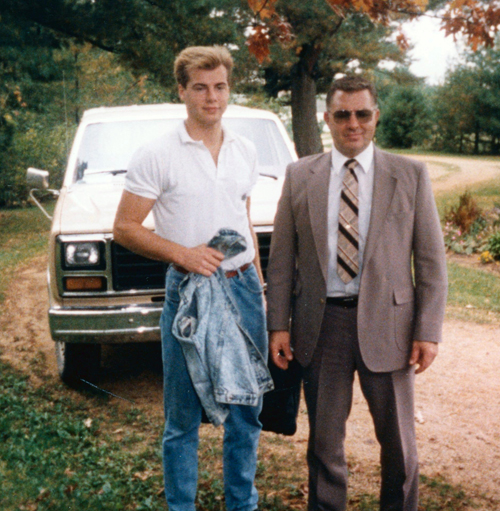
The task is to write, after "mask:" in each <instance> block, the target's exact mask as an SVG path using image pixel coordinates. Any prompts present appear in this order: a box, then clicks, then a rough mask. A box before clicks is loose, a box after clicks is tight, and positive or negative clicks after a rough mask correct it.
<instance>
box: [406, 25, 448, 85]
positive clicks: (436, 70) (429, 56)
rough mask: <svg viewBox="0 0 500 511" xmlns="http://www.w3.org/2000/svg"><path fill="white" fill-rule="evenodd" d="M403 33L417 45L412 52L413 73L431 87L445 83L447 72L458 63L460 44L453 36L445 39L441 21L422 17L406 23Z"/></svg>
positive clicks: (411, 67)
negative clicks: (422, 78) (423, 78)
mask: <svg viewBox="0 0 500 511" xmlns="http://www.w3.org/2000/svg"><path fill="white" fill-rule="evenodd" d="M403 31H404V33H405V34H406V37H407V38H408V40H409V41H410V42H411V43H412V44H414V45H415V47H414V49H413V50H412V51H411V52H410V56H411V57H412V59H413V63H412V65H411V66H410V69H411V71H412V72H413V73H414V74H415V75H417V76H421V77H425V78H426V79H427V83H428V84H430V85H436V84H439V83H443V81H444V75H445V72H446V70H447V69H448V68H449V67H450V66H452V65H453V64H454V63H456V62H457V61H458V50H457V49H458V44H457V43H455V42H454V41H453V37H452V36H448V37H445V34H444V31H443V30H440V20H438V19H436V18H430V17H427V16H421V17H420V18H419V19H418V20H415V21H412V22H409V23H405V24H404V25H403Z"/></svg>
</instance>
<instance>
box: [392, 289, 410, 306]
mask: <svg viewBox="0 0 500 511" xmlns="http://www.w3.org/2000/svg"><path fill="white" fill-rule="evenodd" d="M414 300H415V289H414V288H413V287H405V288H402V289H395V290H394V304H395V305H401V304H402V303H408V302H413V301H414Z"/></svg>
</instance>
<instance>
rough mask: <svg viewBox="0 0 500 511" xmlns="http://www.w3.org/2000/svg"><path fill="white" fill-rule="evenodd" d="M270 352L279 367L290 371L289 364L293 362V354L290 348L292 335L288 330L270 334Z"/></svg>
mask: <svg viewBox="0 0 500 511" xmlns="http://www.w3.org/2000/svg"><path fill="white" fill-rule="evenodd" d="M269 351H270V353H271V358H272V360H273V362H274V363H275V365H276V366H277V367H279V368H280V369H288V363H289V362H291V361H292V360H293V353H292V349H291V347H290V333H289V332H288V331H287V330H276V331H273V332H270V335H269Z"/></svg>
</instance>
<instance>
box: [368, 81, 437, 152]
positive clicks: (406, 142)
mask: <svg viewBox="0 0 500 511" xmlns="http://www.w3.org/2000/svg"><path fill="white" fill-rule="evenodd" d="M430 128H431V122H430V109H429V105H428V103H427V101H426V99H425V97H424V94H423V93H422V91H421V88H420V87H415V86H408V85H398V86H395V87H393V88H392V91H391V92H390V93H389V95H388V97H387V98H386V99H385V100H384V101H383V103H382V104H381V117H380V124H379V126H378V129H377V142H379V143H380V144H381V145H382V146H384V147H391V148H398V149H410V148H412V147H414V146H422V145H423V143H424V142H425V141H426V139H427V137H428V134H429V132H430Z"/></svg>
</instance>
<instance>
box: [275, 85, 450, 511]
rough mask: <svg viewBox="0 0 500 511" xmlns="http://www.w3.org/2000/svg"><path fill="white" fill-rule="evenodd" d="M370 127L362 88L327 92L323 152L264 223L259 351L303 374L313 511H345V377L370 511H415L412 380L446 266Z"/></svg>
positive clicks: (432, 220) (431, 219)
mask: <svg viewBox="0 0 500 511" xmlns="http://www.w3.org/2000/svg"><path fill="white" fill-rule="evenodd" d="M379 115H380V113H379V110H378V108H377V96H376V91H375V89H374V87H373V85H372V84H371V83H370V82H367V81H365V80H364V79H362V78H360V77H345V78H342V79H340V80H336V81H335V82H333V84H332V86H331V89H330V91H329V93H328V95H327V111H326V112H325V121H326V123H327V124H328V126H329V128H330V130H331V133H332V137H333V142H334V148H333V150H332V151H331V152H327V153H323V154H317V155H313V156H309V157H306V158H302V159H301V160H299V161H298V162H296V163H294V164H291V165H290V166H289V168H288V169H287V174H286V178H285V183H284V186H283V194H282V197H281V199H280V203H279V206H278V211H277V214H276V219H275V226H274V233H273V238H272V246H271V256H270V262H269V267H268V270H267V279H268V292H267V303H268V329H269V330H270V331H271V344H270V350H271V355H272V358H273V361H274V362H275V364H276V365H277V366H278V367H281V368H282V369H286V368H287V367H288V363H289V362H290V361H291V360H292V359H293V358H294V357H295V358H296V359H297V361H298V362H299V363H300V364H301V365H302V366H303V368H304V392H305V397H306V404H307V409H308V415H309V425H310V436H309V445H308V453H307V461H308V465H309V510H311V511H312V510H314V511H315V510H319V509H321V510H332V511H341V510H344V509H345V508H346V501H347V496H346V494H347V464H346V460H345V455H344V439H345V425H346V421H347V418H348V415H349V412H350V409H351V404H352V385H353V380H354V373H355V372H356V371H357V373H358V377H359V381H360V385H361V389H362V392H363V394H364V396H365V398H366V400H367V402H368V405H369V409H370V413H371V416H372V418H373V422H374V426H375V432H376V436H377V439H378V441H379V443H380V446H381V466H382V486H381V494H380V509H381V510H382V511H389V510H391V511H416V509H417V502H418V460H417V452H416V440H415V427H414V403H413V396H414V375H415V374H416V373H420V372H422V371H424V370H425V369H427V368H428V367H429V365H430V364H431V363H432V361H433V360H434V358H435V357H436V355H437V352H438V343H439V342H440V341H441V330H442V323H443V317H444V310H445V303H446V293H447V277H446V261H445V252H444V244H443V237H442V233H441V228H440V224H439V218H438V215H437V211H436V206H435V202H434V198H433V195H432V190H431V184H430V180H429V176H428V174H427V171H426V169H425V166H424V165H423V164H421V163H419V162H416V161H413V160H410V159H408V158H404V157H402V156H396V155H392V154H389V153H386V152H383V151H381V150H379V149H378V148H376V147H375V146H374V145H373V142H372V140H373V137H374V135H375V129H376V125H377V121H378V119H379ZM290 320H291V321H290Z"/></svg>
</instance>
